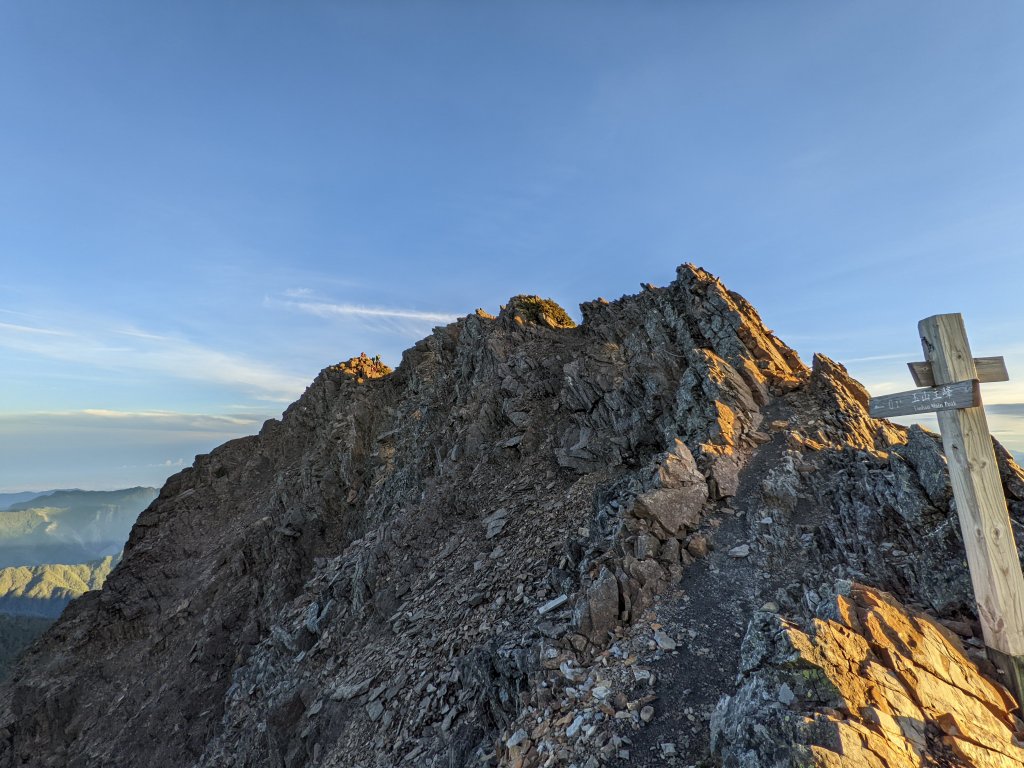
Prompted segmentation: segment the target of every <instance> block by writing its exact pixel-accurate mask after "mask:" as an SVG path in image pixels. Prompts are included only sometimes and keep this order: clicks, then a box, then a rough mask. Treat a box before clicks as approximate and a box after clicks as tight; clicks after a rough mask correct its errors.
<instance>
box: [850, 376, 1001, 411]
mask: <svg viewBox="0 0 1024 768" xmlns="http://www.w3.org/2000/svg"><path fill="white" fill-rule="evenodd" d="M980 402H981V388H980V387H979V386H978V382H977V380H971V381H957V382H954V383H952V384H945V385H943V386H941V387H929V388H928V389H913V390H911V391H909V392H896V393H894V394H891V395H881V396H879V397H872V398H871V402H870V404H869V405H870V407H869V409H868V413H870V414H871V416H872V418H875V419H888V418H892V417H893V416H909V415H912V414H915V413H933V412H937V411H948V410H950V409H952V408H970V407H971V406H974V405H977V404H978V403H980Z"/></svg>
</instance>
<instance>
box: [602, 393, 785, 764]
mask: <svg viewBox="0 0 1024 768" xmlns="http://www.w3.org/2000/svg"><path fill="white" fill-rule="evenodd" d="M787 411H788V409H786V408H784V406H783V405H782V404H781V403H776V404H773V407H772V408H771V409H770V410H768V411H767V412H766V419H765V421H766V423H768V422H770V421H772V420H777V421H784V420H785V419H786V416H787ZM785 448H786V444H785V433H784V432H776V433H775V434H774V435H773V436H772V439H771V441H770V442H768V443H765V444H764V445H761V446H759V447H758V449H757V450H755V451H754V453H753V455H752V456H751V457H750V459H749V461H748V462H747V464H746V466H745V467H744V469H743V470H742V472H741V473H740V484H739V489H738V492H737V494H736V496H734V497H732V498H731V499H728V500H723V501H721V502H720V503H719V507H718V512H717V514H714V515H711V516H709V517H708V518H707V519H706V520H705V522H704V526H702V532H703V533H704V534H705V535H706V536H707V539H708V543H709V547H710V551H709V552H708V554H707V556H706V557H704V558H701V559H698V560H697V561H696V562H694V563H693V565H691V566H690V567H689V568H688V569H687V570H686V571H685V572H684V574H683V578H682V581H681V582H680V583H679V585H678V588H677V589H674V590H672V591H671V592H669V593H667V594H665V595H663V596H662V597H661V598H660V599H659V600H658V602H657V603H656V604H655V606H654V607H653V609H652V613H653V615H654V616H653V622H652V623H653V625H655V626H657V627H658V628H659V629H661V630H662V631H664V632H665V633H666V634H668V635H669V636H670V637H673V638H677V639H678V641H677V646H676V648H675V650H673V651H672V652H671V653H668V654H665V655H664V656H662V658H661V659H660V660H659V661H657V662H655V663H654V664H652V665H651V671H652V672H653V673H654V674H656V675H657V676H658V678H659V679H660V680H661V681H663V683H662V684H661V685H659V686H657V688H658V697H657V700H656V701H655V702H653V706H654V708H655V716H654V718H652V720H651V722H650V723H649V724H648V726H647V727H646V728H644V729H643V730H641V731H639V732H638V733H636V734H633V735H631V736H627V738H629V739H630V741H631V742H632V743H631V745H630V747H629V749H628V750H627V752H628V754H629V757H628V758H625V757H620V758H616V759H615V760H614V761H613V762H612V763H611V764H612V765H616V766H641V767H642V768H647V767H648V766H650V767H652V768H653V767H654V766H665V765H677V766H713V765H717V764H718V763H717V760H716V759H715V758H713V757H712V755H711V750H710V743H709V735H710V727H709V723H710V719H711V714H712V713H713V712H714V709H715V706H716V705H717V704H718V702H719V700H720V699H721V698H722V696H723V695H725V694H730V693H732V692H734V691H735V688H736V670H737V668H738V666H739V659H740V646H741V644H742V641H743V636H744V633H745V631H746V628H747V624H748V622H749V621H750V616H751V614H752V613H753V611H755V610H756V609H757V608H758V607H760V606H761V605H762V604H763V603H764V602H765V599H766V598H765V596H766V595H771V594H772V593H773V592H774V590H775V589H777V588H778V587H780V586H782V584H783V582H784V581H785V580H786V578H787V575H786V574H785V573H780V572H775V573H766V572H765V571H764V569H763V568H761V567H760V565H759V563H760V560H759V557H758V555H759V553H758V550H757V547H756V544H755V543H754V542H753V541H752V539H753V536H752V529H753V527H754V526H756V525H757V522H756V521H757V520H758V519H759V515H758V512H759V507H760V484H761V480H762V478H763V477H764V476H765V473H767V472H768V470H769V469H770V468H771V467H772V466H774V465H775V464H776V463H777V462H778V461H779V458H780V456H781V454H782V453H783V451H784V450H785ZM744 553H746V554H744ZM798 567H799V565H798V563H794V568H798ZM684 756H685V757H684ZM697 756H699V757H697Z"/></svg>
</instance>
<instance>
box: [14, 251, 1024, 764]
mask: <svg viewBox="0 0 1024 768" xmlns="http://www.w3.org/2000/svg"><path fill="white" fill-rule="evenodd" d="M582 311H583V323H582V324H581V325H580V326H578V327H573V326H572V323H571V321H570V322H566V321H565V318H563V317H562V315H563V314H564V313H561V314H560V312H559V311H558V310H557V309H556V307H552V306H551V303H550V302H549V301H548V300H540V299H538V298H537V297H515V298H514V299H513V300H511V301H510V302H509V304H508V305H507V306H506V307H505V308H504V309H503V310H502V312H501V313H500V314H499V315H498V316H497V317H491V316H489V315H487V314H486V313H484V312H482V311H480V312H477V313H475V314H473V315H470V316H468V317H465V318H462V319H460V320H458V321H457V322H455V323H453V324H451V325H448V326H446V327H443V328H438V329H435V331H434V333H433V334H432V335H431V336H429V337H428V338H426V339H424V340H423V341H421V342H419V343H417V344H416V345H415V346H414V347H413V348H412V349H410V350H409V351H407V352H406V354H405V355H404V356H403V359H402V363H401V365H400V366H399V367H398V368H397V369H396V370H395V371H393V372H389V371H388V370H385V369H384V368H383V367H382V366H381V364H380V363H379V361H376V360H374V359H373V358H369V357H366V356H360V357H359V358H354V359H353V360H351V361H348V362H347V363H342V364H341V365H339V366H332V367H329V368H327V369H325V370H324V371H323V372H322V373H321V374H320V375H319V376H318V377H317V379H316V380H315V381H314V382H313V384H312V385H311V386H310V387H309V389H308V390H307V391H306V393H305V394H304V395H303V396H302V398H300V400H299V401H298V402H296V403H295V404H294V405H292V406H291V407H290V408H289V409H288V410H287V411H286V413H285V414H284V417H283V418H282V420H281V421H280V422H278V421H270V422H268V423H267V424H265V425H264V427H263V429H262V430H261V432H260V434H259V435H256V436H253V437H251V438H243V439H241V440H235V441H232V442H230V443H227V444H226V445H224V446H222V447H220V448H218V449H217V450H215V451H213V452H212V453H211V454H209V455H207V456H200V457H197V460H196V463H195V465H194V466H193V467H191V468H190V469H188V470H185V471H184V472H181V473H179V474H178V475H175V476H174V477H172V478H171V479H170V480H169V481H168V483H167V484H166V485H165V487H164V488H163V489H162V490H161V492H160V496H159V498H158V499H157V500H156V501H155V502H154V503H153V504H152V505H151V506H150V507H149V508H148V509H147V510H146V511H145V512H144V513H143V514H142V515H141V516H140V518H139V520H138V523H137V524H136V526H135V528H134V529H133V531H132V534H131V537H130V539H129V541H128V544H127V546H126V549H125V554H124V560H123V562H122V563H121V565H119V566H118V568H117V569H116V570H115V571H114V573H113V574H112V575H111V577H110V578H109V579H108V581H107V583H106V585H105V586H104V588H103V590H102V591H100V592H90V593H87V594H85V595H84V596H83V597H82V598H80V599H79V600H77V601H75V602H74V603H72V604H71V606H70V607H69V608H68V609H67V610H66V611H65V612H64V615H63V616H62V617H61V619H60V621H59V622H58V623H57V624H56V625H55V626H54V627H53V628H52V629H51V630H50V631H49V632H48V633H47V634H46V635H45V636H44V637H43V638H42V639H41V641H40V642H38V643H37V644H36V645H35V646H34V647H33V648H32V649H31V651H30V652H29V653H28V654H27V655H26V656H25V658H24V660H23V662H22V663H21V665H20V667H19V668H18V670H17V671H16V672H15V674H14V675H13V677H12V680H11V681H10V682H9V683H8V684H7V685H6V686H5V687H4V688H3V689H2V690H0V766H20V765H32V766H72V767H74V768H84V767H86V766H101V765H103V766H106V765H135V764H141V763H143V762H145V763H146V764H150V765H160V766H163V765H167V766H170V765H174V766H180V765H190V766H249V765H261V766H262V765H270V766H289V767H293V766H304V765H312V766H346V767H350V766H361V767H362V768H370V766H395V765H417V766H463V765H498V764H500V765H507V766H539V765H567V766H568V765H575V766H577V768H584V767H586V768H594V766H597V765H604V764H622V765H626V764H628V765H654V764H658V765H660V764H663V761H669V762H671V761H675V760H678V761H681V762H680V764H683V765H685V764H695V763H697V762H698V761H703V760H713V759H716V758H714V757H713V755H712V753H711V751H710V749H711V745H710V742H709V736H710V727H709V723H710V720H711V715H712V712H713V711H715V708H716V706H717V705H718V703H719V701H720V700H723V697H724V696H731V697H733V698H730V699H729V700H728V701H730V702H732V701H740V700H741V698H742V697H741V694H739V693H737V682H736V675H737V673H738V672H739V671H740V669H741V661H742V658H743V654H741V639H742V638H743V637H744V635H745V634H746V635H747V636H748V637H749V636H750V633H747V632H746V626H747V623H748V621H749V620H750V619H751V617H752V616H753V617H754V621H755V624H757V622H760V621H762V618H760V617H762V615H763V612H758V608H759V607H760V606H763V605H771V606H774V608H773V610H774V611H775V612H776V613H782V614H784V615H788V616H791V617H793V620H794V621H801V620H803V619H807V618H809V616H810V615H812V614H813V610H814V607H815V606H818V605H821V604H822V603H823V602H824V601H826V599H827V598H826V597H825V596H823V595H822V594H821V585H823V584H831V583H835V581H836V579H851V578H852V579H856V580H857V581H859V582H863V583H865V584H870V585H873V586H875V587H879V588H881V589H884V590H887V591H889V592H892V593H893V594H894V595H896V597H897V598H899V599H902V600H909V601H911V602H914V603H915V604H916V607H917V608H918V609H921V610H924V609H927V610H930V611H931V612H932V613H933V614H934V615H936V616H938V617H940V618H941V619H942V620H944V621H947V622H952V623H953V624H954V625H955V626H958V627H960V628H961V629H962V628H964V627H966V628H968V629H967V631H968V633H970V632H973V626H974V625H973V624H972V623H971V622H972V618H973V617H972V615H971V601H970V592H969V580H968V579H967V573H966V569H965V567H964V565H963V562H962V555H960V554H959V553H960V552H961V551H962V549H961V550H958V549H957V546H960V547H961V548H962V543H961V542H960V540H959V530H958V528H957V526H956V522H955V515H954V514H953V512H952V510H951V509H950V506H951V500H950V495H949V492H948V485H947V481H946V480H944V479H943V478H944V469H943V459H942V456H941V446H939V445H938V443H936V441H935V440H934V439H933V438H932V437H931V436H929V435H928V434H926V433H924V432H923V431H920V430H917V431H914V430H911V431H909V432H908V430H906V429H904V428H902V427H897V426H893V425H890V424H888V423H885V422H879V421H876V420H873V419H870V418H869V417H868V416H867V414H866V412H865V408H864V403H865V397H866V393H864V391H863V388H862V387H860V385H859V384H857V383H856V382H854V381H853V380H852V379H851V378H850V377H849V376H848V375H847V373H846V371H845V369H843V368H842V366H840V365H838V364H836V363H834V362H832V361H830V360H828V359H827V358H824V357H821V356H819V357H817V358H816V359H815V362H814V366H813V369H812V370H808V369H807V368H806V367H805V366H804V365H803V364H802V363H801V362H800V360H799V359H798V358H797V356H796V355H795V353H794V352H793V351H792V350H791V349H789V348H788V347H787V346H785V344H783V343H782V342H781V341H779V340H778V339H777V338H775V337H774V335H772V334H771V332H770V331H768V330H767V329H766V328H765V326H764V325H763V323H762V322H761V320H760V319H759V317H758V316H757V313H756V312H755V311H754V310H753V308H751V307H750V305H749V304H748V303H747V302H746V301H744V300H743V299H742V298H741V297H739V296H738V295H736V294H734V293H731V292H729V291H728V290H726V289H725V288H724V287H723V286H722V284H721V283H720V282H719V281H718V280H717V279H715V278H714V277H712V276H711V275H709V274H708V273H706V272H704V271H703V270H700V269H698V268H695V267H692V266H689V265H687V266H684V267H681V268H680V269H679V271H678V273H677V278H676V280H675V281H674V282H673V283H672V284H671V285H669V286H667V287H665V288H653V287H650V286H647V287H645V289H644V290H643V291H642V292H641V293H640V294H638V295H635V296H627V297H623V298H622V299H620V300H618V301H615V302H606V301H603V300H599V301H595V302H590V303H587V304H585V305H583V307H582ZM1001 468H1002V470H1003V472H1004V481H1005V482H1006V484H1007V490H1008V493H1010V495H1011V498H1012V508H1013V510H1014V514H1015V516H1016V517H1017V518H1018V519H1019V512H1020V511H1021V508H1020V504H1021V502H1022V501H1024V497H1022V496H1021V489H1024V482H1021V479H1022V477H1024V476H1022V475H1021V474H1020V471H1019V469H1018V468H1016V466H1015V465H1014V464H1013V463H1012V461H1010V460H1009V457H1008V456H1007V455H1005V453H1004V454H1002V455H1001ZM893 610H897V609H895V608H894V609H893ZM908 615H909V614H908ZM908 620H909V619H908ZM892 621H896V619H895V618H893V619H892ZM757 626H760V625H757ZM794 631H795V630H794ZM805 634H806V633H805ZM794 637H795V635H794ZM807 637H810V635H807ZM815 637H817V636H816V635H815ZM808 642H811V640H808ZM976 661H977V662H978V663H979V668H980V669H981V671H982V672H983V673H985V674H990V675H991V674H995V670H994V669H993V668H991V666H990V665H989V666H988V667H986V666H985V662H984V660H983V659H981V658H980V657H979V658H978V659H976ZM914 662H915V663H917V662H916V660H914ZM850 674H851V675H856V674H858V673H857V672H856V671H854V670H851V673H850ZM741 683H743V681H741ZM743 684H744V685H746V683H743ZM741 690H743V689H741ZM794 690H795V689H794ZM738 696H739V697H740V698H736V697H738ZM99 702H102V703H103V704H104V706H103V707H98V706H97V703H99ZM971 706H974V705H973V704H971ZM719 711H720V712H721V714H720V715H719V716H718V717H717V719H716V728H717V730H716V734H718V735H717V737H716V741H715V745H714V746H715V749H716V750H717V753H718V755H720V756H726V757H727V758H728V756H729V755H731V754H737V750H740V749H746V752H747V753H751V752H753V757H749V756H748V757H747V758H744V759H747V760H748V762H747V763H746V765H750V766H755V765H766V766H767V765H775V763H771V762H767V760H769V757H768V756H763V759H762V756H760V755H759V754H758V753H757V751H756V750H752V749H748V748H746V747H745V746H744V745H743V744H742V743H741V739H740V736H737V735H736V734H742V733H743V727H744V725H743V724H744V722H746V721H747V720H749V718H750V717H752V715H751V714H750V713H749V712H748V710H746V709H743V708H741V707H738V706H732V707H731V708H730V705H729V704H725V705H723V706H722V707H721V708H720V710H719ZM855 714H857V713H855ZM858 716H859V714H858ZM753 722H754V721H751V724H753ZM808 743H810V742H808ZM985 746H986V748H988V746H990V745H985ZM794 754H795V753H794ZM751 760H762V762H750V761H751ZM794 764H795V763H794Z"/></svg>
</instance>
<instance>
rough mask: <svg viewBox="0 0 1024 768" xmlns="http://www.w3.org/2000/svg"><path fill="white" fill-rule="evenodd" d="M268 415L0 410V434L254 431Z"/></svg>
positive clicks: (98, 409)
mask: <svg viewBox="0 0 1024 768" xmlns="http://www.w3.org/2000/svg"><path fill="white" fill-rule="evenodd" d="M267 418H269V415H268V414H265V413H255V412H250V413H245V414H230V415H222V414H209V413H182V412H179V411H115V410H108V409H105V408H85V409H83V410H77V411H35V412H29V413H0V434H10V433H13V432H17V431H25V430H28V429H30V428H31V429H33V430H37V431H38V430H46V429H57V430H72V429H86V430H124V429H145V430H159V431H187V432H210V433H217V434H220V433H224V434H230V435H232V436H233V435H236V434H239V433H244V432H246V431H253V432H254V431H256V430H257V429H258V428H259V426H260V425H261V424H262V423H263V422H264V421H266V419H267Z"/></svg>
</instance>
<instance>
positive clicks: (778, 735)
mask: <svg viewBox="0 0 1024 768" xmlns="http://www.w3.org/2000/svg"><path fill="white" fill-rule="evenodd" d="M817 613H818V614H819V615H817V616H815V617H813V618H812V619H810V620H809V621H807V623H806V625H805V626H803V627H801V626H799V625H797V624H795V623H793V622H791V621H787V620H786V619H785V618H783V617H781V616H779V615H777V614H774V613H770V612H761V613H759V614H758V615H757V616H756V617H755V619H754V620H753V621H752V622H751V625H750V629H749V630H748V632H747V636H746V638H745V639H744V642H743V648H742V655H741V659H740V675H741V679H742V684H741V686H740V688H739V690H738V691H737V692H736V693H735V694H732V695H731V696H726V697H724V698H723V699H722V701H721V702H720V704H719V707H718V709H717V710H716V712H715V714H714V716H713V718H712V723H711V728H712V733H713V736H712V738H713V740H714V741H715V742H716V747H718V749H719V752H720V753H721V754H722V757H723V758H724V759H723V764H724V765H725V766H741V765H772V764H774V765H814V766H848V765H857V766H859V765H863V766H878V768H917V767H918V766H922V765H936V766H939V765H950V764H953V765H977V766H1001V765H1005V766H1012V765H1024V749H1022V742H1021V736H1024V729H1022V727H1021V722H1020V721H1019V720H1018V719H1017V718H1016V717H1015V716H1014V710H1015V709H1016V702H1015V701H1014V700H1013V698H1012V697H1011V696H1010V694H1009V692H1008V691H1007V690H1006V689H1005V688H1003V687H1002V686H1001V685H999V684H997V683H994V682H993V681H992V680H990V679H988V678H986V677H985V676H984V675H983V674H982V673H981V672H980V671H979V669H978V667H977V666H976V665H975V664H974V662H973V661H971V659H970V658H969V657H968V655H967V653H966V651H965V650H964V646H963V644H962V642H961V639H960V638H959V637H958V636H957V635H956V634H955V633H953V632H952V631H951V630H950V629H948V628H947V627H945V626H943V625H942V624H940V623H938V622H937V621H935V619H933V618H931V617H928V616H926V615H924V614H922V613H919V612H916V611H911V610H908V609H907V608H905V607H904V606H903V605H901V604H900V603H899V602H898V601H896V600H895V599H894V598H892V596H890V595H887V594H885V593H883V592H879V591H877V590H874V589H871V588H869V587H864V586H862V585H859V584H851V583H849V582H845V583H840V584H839V585H838V587H837V589H836V592H835V593H834V594H832V595H830V596H829V597H828V599H825V600H823V601H822V602H821V603H820V604H819V605H818V607H817Z"/></svg>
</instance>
